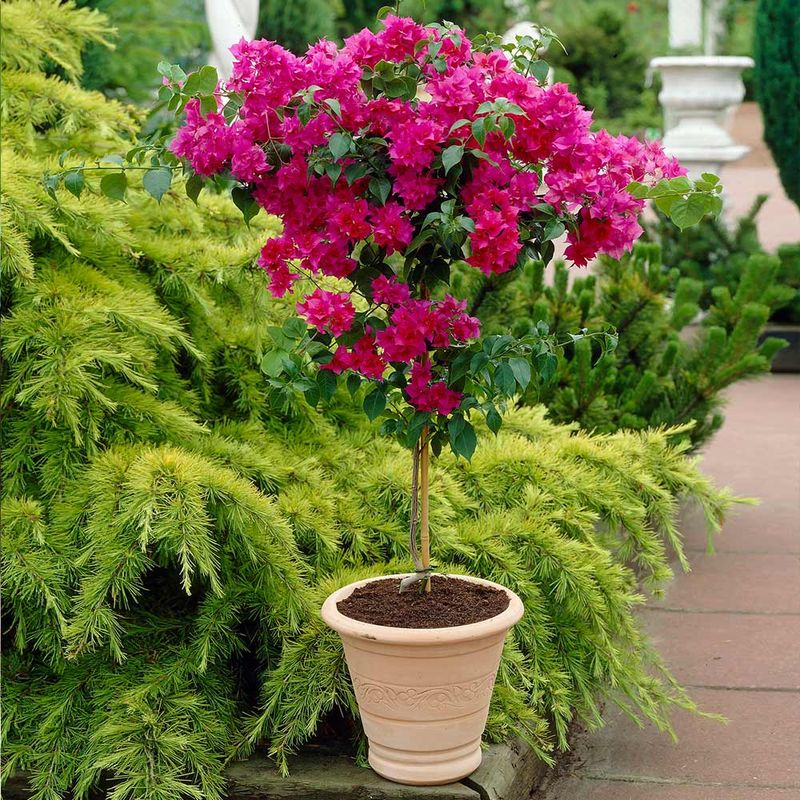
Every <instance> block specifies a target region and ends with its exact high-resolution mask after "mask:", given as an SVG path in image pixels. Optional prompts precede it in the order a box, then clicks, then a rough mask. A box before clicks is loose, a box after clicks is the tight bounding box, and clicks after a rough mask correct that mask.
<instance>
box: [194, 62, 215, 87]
mask: <svg viewBox="0 0 800 800" xmlns="http://www.w3.org/2000/svg"><path fill="white" fill-rule="evenodd" d="M195 75H197V88H196V89H195V90H194V91H195V92H197V94H213V93H214V92H215V91H216V90H217V84H218V83H219V77H218V75H217V71H216V69H214V67H212V66H210V65H208V64H206V66H204V67H200V71H199V72H196V73H195ZM189 94H192V92H189Z"/></svg>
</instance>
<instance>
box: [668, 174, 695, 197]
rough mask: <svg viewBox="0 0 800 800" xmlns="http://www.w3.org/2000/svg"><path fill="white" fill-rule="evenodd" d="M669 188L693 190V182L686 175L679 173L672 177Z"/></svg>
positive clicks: (673, 189) (674, 190)
mask: <svg viewBox="0 0 800 800" xmlns="http://www.w3.org/2000/svg"><path fill="white" fill-rule="evenodd" d="M669 188H670V191H672V192H679V193H683V192H691V191H692V182H691V181H690V180H689V179H688V178H687V177H686V176H685V175H679V176H678V177H677V178H670V181H669Z"/></svg>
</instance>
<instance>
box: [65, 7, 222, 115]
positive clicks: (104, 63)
mask: <svg viewBox="0 0 800 800" xmlns="http://www.w3.org/2000/svg"><path fill="white" fill-rule="evenodd" d="M76 5H77V6H78V7H87V8H93V9H96V10H98V11H100V12H102V13H103V14H104V15H105V16H106V18H107V19H108V24H109V25H111V26H113V28H114V30H115V35H114V36H113V42H114V49H113V50H110V49H109V48H108V47H105V46H102V45H101V44H99V43H98V44H90V45H89V46H88V47H87V48H86V50H85V52H84V55H83V65H84V73H83V78H82V80H81V84H82V85H83V86H85V87H86V88H87V89H97V90H99V91H101V92H103V93H105V94H107V95H109V96H112V97H120V98H123V99H126V100H132V101H134V102H143V101H146V100H149V99H150V98H151V97H152V96H153V93H154V92H155V91H156V90H157V89H158V86H159V84H160V78H159V75H158V73H157V72H156V70H155V64H157V63H158V62H159V61H161V60H162V59H164V58H166V59H168V60H170V61H180V62H181V64H182V65H183V66H184V67H189V66H192V65H194V64H196V63H197V62H198V61H201V60H203V59H204V58H205V55H206V52H207V50H208V47H209V37H208V29H207V26H206V20H205V15H204V13H203V5H202V3H198V2H196V0H171V2H169V3H164V2H161V0H77V3H76Z"/></svg>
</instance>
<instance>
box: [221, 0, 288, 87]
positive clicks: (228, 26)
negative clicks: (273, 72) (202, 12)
mask: <svg viewBox="0 0 800 800" xmlns="http://www.w3.org/2000/svg"><path fill="white" fill-rule="evenodd" d="M287 1H288V2H291V0H287ZM205 4H206V19H207V20H208V30H209V32H210V33H211V44H212V47H213V50H212V51H211V54H210V55H209V63H210V64H211V65H212V66H215V67H216V68H217V72H218V73H219V76H220V78H222V79H223V80H227V79H228V78H230V76H231V70H232V69H233V56H231V54H230V52H229V48H230V47H231V45H233V44H236V42H238V41H239V39H241V38H242V37H244V38H245V39H248V40H249V39H252V38H253V37H254V36H255V35H256V28H257V27H258V4H259V0H205Z"/></svg>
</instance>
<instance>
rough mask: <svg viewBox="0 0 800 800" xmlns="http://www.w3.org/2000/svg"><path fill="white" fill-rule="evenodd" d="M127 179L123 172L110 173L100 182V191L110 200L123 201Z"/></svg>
mask: <svg viewBox="0 0 800 800" xmlns="http://www.w3.org/2000/svg"><path fill="white" fill-rule="evenodd" d="M127 188H128V179H127V177H126V176H125V173H124V172H112V173H110V174H108V175H104V176H103V178H102V179H101V180H100V191H101V192H102V193H103V194H104V195H105V196H106V197H108V198H110V199H111V200H124V199H125V190H126V189H127Z"/></svg>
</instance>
